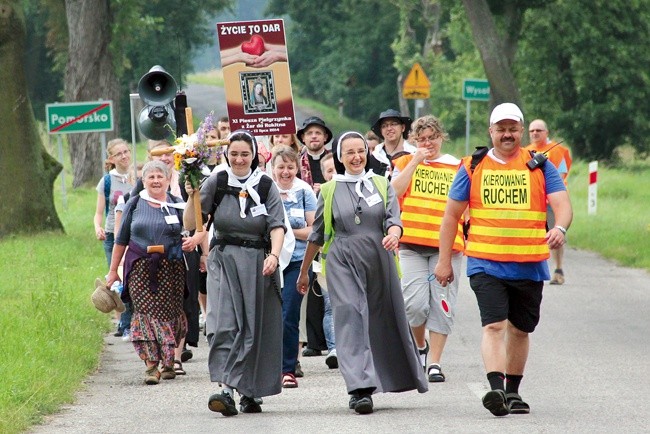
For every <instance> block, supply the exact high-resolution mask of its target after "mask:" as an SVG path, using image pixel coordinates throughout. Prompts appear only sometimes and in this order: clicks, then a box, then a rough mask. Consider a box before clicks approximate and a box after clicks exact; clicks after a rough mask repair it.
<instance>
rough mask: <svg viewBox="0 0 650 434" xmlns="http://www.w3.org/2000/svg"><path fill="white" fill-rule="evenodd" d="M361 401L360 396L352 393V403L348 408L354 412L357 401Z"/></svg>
mask: <svg viewBox="0 0 650 434" xmlns="http://www.w3.org/2000/svg"><path fill="white" fill-rule="evenodd" d="M358 400H359V395H357V394H356V393H351V394H350V402H349V403H348V407H349V408H350V410H354V407H355V406H356V405H357V401H358Z"/></svg>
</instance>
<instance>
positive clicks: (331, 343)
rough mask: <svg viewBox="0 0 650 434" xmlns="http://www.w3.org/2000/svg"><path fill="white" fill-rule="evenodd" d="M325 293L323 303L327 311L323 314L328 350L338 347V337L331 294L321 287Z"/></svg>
mask: <svg viewBox="0 0 650 434" xmlns="http://www.w3.org/2000/svg"><path fill="white" fill-rule="evenodd" d="M321 291H322V293H323V303H324V304H325V313H324V314H323V331H324V332H325V342H326V343H327V351H332V350H333V349H335V348H336V339H335V337H334V317H333V316H332V303H330V294H329V292H327V291H326V290H323V289H322V288H321Z"/></svg>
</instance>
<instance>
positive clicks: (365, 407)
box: [354, 395, 373, 414]
mask: <svg viewBox="0 0 650 434" xmlns="http://www.w3.org/2000/svg"><path fill="white" fill-rule="evenodd" d="M354 411H356V412H357V413H359V414H370V413H372V412H373V404H372V397H371V396H370V395H362V396H360V397H359V399H357V402H356V403H355V404H354Z"/></svg>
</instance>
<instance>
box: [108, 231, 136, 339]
mask: <svg viewBox="0 0 650 434" xmlns="http://www.w3.org/2000/svg"><path fill="white" fill-rule="evenodd" d="M114 243H115V234H114V233H113V232H106V239H105V240H104V241H103V245H104V254H105V255H106V261H107V262H108V266H109V267H110V266H111V258H112V256H113V244H114ZM124 307H126V310H125V311H124V312H122V315H120V323H119V324H118V325H117V328H118V329H119V330H122V331H124V330H125V329H131V317H132V316H133V307H132V306H131V303H124Z"/></svg>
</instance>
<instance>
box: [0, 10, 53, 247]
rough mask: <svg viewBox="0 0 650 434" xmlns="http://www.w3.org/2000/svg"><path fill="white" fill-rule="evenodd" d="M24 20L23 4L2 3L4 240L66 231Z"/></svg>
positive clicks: (0, 228) (0, 195) (0, 210)
mask: <svg viewBox="0 0 650 434" xmlns="http://www.w3.org/2000/svg"><path fill="white" fill-rule="evenodd" d="M24 20H25V17H24V15H23V11H22V2H20V1H19V0H12V1H9V2H7V1H4V2H2V3H0V65H2V67H1V68H0V83H2V85H1V86H0V101H2V102H3V103H2V104H0V119H2V122H0V174H2V175H1V176H0V202H2V205H1V206H0V238H2V237H5V236H7V235H10V234H15V233H21V232H28V233H35V232H41V231H46V230H63V225H62V224H61V221H60V220H59V216H58V215H57V213H56V209H55V207H54V196H53V185H54V180H55V179H56V177H57V175H58V174H59V172H61V165H60V164H59V163H58V162H57V161H56V160H55V159H53V158H52V157H50V155H49V154H48V153H47V152H46V151H45V148H44V147H43V144H42V143H41V138H40V135H39V132H38V128H37V125H36V121H35V120H34V113H33V111H32V104H31V101H30V99H29V94H28V92H27V82H26V81H25V65H24V62H23V56H24V55H25V38H26V34H25V21H24Z"/></svg>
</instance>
